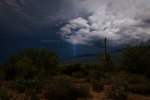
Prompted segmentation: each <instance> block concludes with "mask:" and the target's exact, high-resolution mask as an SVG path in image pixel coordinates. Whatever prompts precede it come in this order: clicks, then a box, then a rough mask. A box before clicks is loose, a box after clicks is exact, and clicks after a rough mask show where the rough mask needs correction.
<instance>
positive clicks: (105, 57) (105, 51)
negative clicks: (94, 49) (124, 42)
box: [104, 38, 108, 61]
mask: <svg viewBox="0 0 150 100" xmlns="http://www.w3.org/2000/svg"><path fill="white" fill-rule="evenodd" d="M107 59H108V55H107V40H106V38H105V39H104V61H107Z"/></svg>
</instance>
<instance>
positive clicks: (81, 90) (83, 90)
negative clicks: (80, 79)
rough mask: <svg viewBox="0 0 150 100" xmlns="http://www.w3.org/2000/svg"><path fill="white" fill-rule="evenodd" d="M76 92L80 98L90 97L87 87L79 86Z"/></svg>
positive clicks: (84, 85)
mask: <svg viewBox="0 0 150 100" xmlns="http://www.w3.org/2000/svg"><path fill="white" fill-rule="evenodd" d="M78 92H79V97H80V98H85V99H87V98H89V97H91V95H90V92H89V86H88V85H86V84H80V85H79V89H78Z"/></svg>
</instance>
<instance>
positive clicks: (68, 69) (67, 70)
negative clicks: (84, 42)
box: [62, 63, 83, 75]
mask: <svg viewBox="0 0 150 100" xmlns="http://www.w3.org/2000/svg"><path fill="white" fill-rule="evenodd" d="M82 69H83V68H82V66H81V64H80V63H76V64H70V65H67V66H64V68H63V70H62V74H67V75H72V73H73V72H80V71H82Z"/></svg>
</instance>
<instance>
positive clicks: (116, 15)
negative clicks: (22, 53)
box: [0, 0, 150, 59]
mask: <svg viewBox="0 0 150 100" xmlns="http://www.w3.org/2000/svg"><path fill="white" fill-rule="evenodd" d="M149 11H150V1H149V0H115V1H114V0H0V45H1V49H0V55H1V56H0V59H6V58H7V57H8V55H10V54H11V53H13V52H16V51H18V50H23V48H29V47H31V48H38V49H39V48H41V47H43V46H44V47H47V48H50V50H52V51H57V52H58V54H59V56H60V58H62V59H65V58H69V57H72V56H73V44H76V53H77V55H80V54H86V53H97V52H98V51H99V48H101V47H103V45H102V41H103V39H104V37H107V38H108V41H109V44H110V46H111V47H112V48H114V47H116V46H117V47H120V46H123V45H124V44H126V43H132V44H137V43H139V42H141V41H144V42H145V41H147V40H149V38H150V33H149V32H150V13H149Z"/></svg>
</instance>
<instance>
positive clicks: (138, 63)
mask: <svg viewBox="0 0 150 100" xmlns="http://www.w3.org/2000/svg"><path fill="white" fill-rule="evenodd" d="M149 56H150V47H149V46H147V45H137V46H130V45H128V46H127V47H126V50H125V51H124V52H123V53H122V55H121V64H122V66H123V68H124V70H125V71H127V72H131V73H138V74H146V75H147V76H148V75H149V74H148V73H149V72H150V71H149V70H148V69H150V62H149V60H150V58H149ZM145 72H146V73H145Z"/></svg>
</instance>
